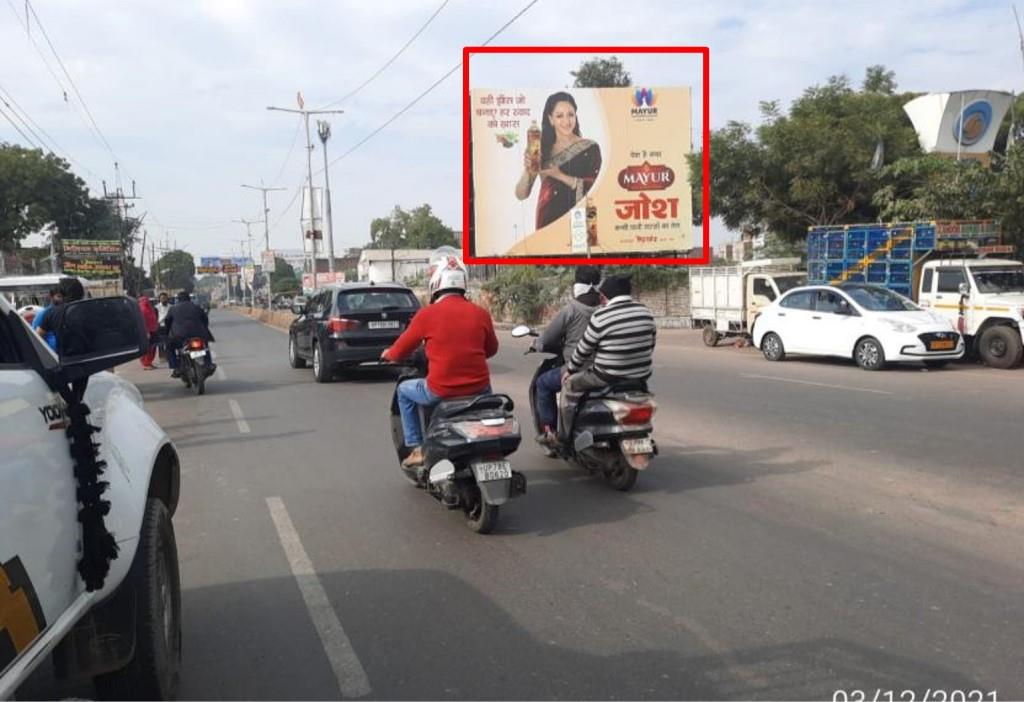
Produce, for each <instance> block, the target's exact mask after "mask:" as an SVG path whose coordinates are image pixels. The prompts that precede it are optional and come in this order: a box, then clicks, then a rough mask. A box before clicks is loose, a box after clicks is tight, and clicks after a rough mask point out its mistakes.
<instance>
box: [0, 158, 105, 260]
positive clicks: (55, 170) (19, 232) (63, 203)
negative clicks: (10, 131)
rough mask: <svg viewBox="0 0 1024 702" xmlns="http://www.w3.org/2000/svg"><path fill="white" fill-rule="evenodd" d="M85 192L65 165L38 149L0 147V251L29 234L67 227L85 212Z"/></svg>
mask: <svg viewBox="0 0 1024 702" xmlns="http://www.w3.org/2000/svg"><path fill="white" fill-rule="evenodd" d="M88 203H89V191H88V189H87V188H86V186H85V183H84V182H83V181H82V179H81V178H79V177H78V176H76V175H75V174H74V173H72V172H71V171H70V169H69V166H68V163H67V161H65V160H64V159H62V158H59V157H58V156H55V155H53V154H44V153H43V152H42V151H40V150H39V149H26V148H23V147H21V146H15V145H11V144H4V143H0V248H11V247H13V246H15V245H17V244H18V243H20V242H21V240H22V239H24V238H25V237H26V236H28V235H29V234H34V233H37V232H40V231H44V230H47V229H53V228H59V227H63V226H64V225H65V223H67V224H68V226H69V227H70V226H71V223H72V222H73V221H74V219H75V217H74V215H75V214H79V215H80V214H82V213H83V212H85V211H88V207H89V205H88Z"/></svg>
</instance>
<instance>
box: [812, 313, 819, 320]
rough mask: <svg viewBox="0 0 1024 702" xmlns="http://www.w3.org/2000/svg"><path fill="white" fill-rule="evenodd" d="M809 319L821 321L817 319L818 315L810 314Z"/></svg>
mask: <svg viewBox="0 0 1024 702" xmlns="http://www.w3.org/2000/svg"><path fill="white" fill-rule="evenodd" d="M811 319H821V317H819V316H818V315H816V314H812V315H811Z"/></svg>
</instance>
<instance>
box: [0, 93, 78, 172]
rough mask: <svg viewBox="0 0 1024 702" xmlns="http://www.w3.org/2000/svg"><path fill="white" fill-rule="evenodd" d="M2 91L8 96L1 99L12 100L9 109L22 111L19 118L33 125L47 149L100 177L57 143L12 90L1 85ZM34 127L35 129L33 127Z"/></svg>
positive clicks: (34, 130) (34, 132)
mask: <svg viewBox="0 0 1024 702" xmlns="http://www.w3.org/2000/svg"><path fill="white" fill-rule="evenodd" d="M0 93H3V94H4V96H6V100H4V99H2V98H0V100H2V101H3V103H4V104H5V105H6V104H7V101H8V100H9V101H10V102H11V105H13V107H12V106H11V105H7V109H8V110H10V111H11V112H13V113H16V114H17V112H20V115H18V119H19V120H21V121H22V122H23V123H24V122H25V121H26V120H27V122H28V124H26V126H28V125H29V124H30V125H32V126H31V127H29V129H31V131H32V133H33V134H35V135H36V136H37V138H38V140H39V141H40V142H43V145H44V146H45V147H46V148H47V150H49V151H50V152H51V153H54V154H57V155H59V156H62V157H63V158H65V159H67V160H68V161H70V162H71V163H74V164H75V165H76V166H78V167H79V168H81V169H82V170H83V171H85V172H86V173H88V174H89V175H90V176H92V177H93V178H97V177H98V176H97V175H96V174H95V173H93V172H92V170H91V169H90V168H89V167H88V166H86V165H84V164H83V163H81V162H79V161H78V159H76V158H75V157H74V156H72V155H71V154H70V153H69V152H68V151H67V149H65V148H63V147H62V146H61V145H60V144H59V143H57V140H56V139H54V138H53V137H52V136H51V135H50V134H49V132H47V131H46V130H45V129H43V128H42V127H41V126H40V125H39V123H38V122H36V121H35V120H34V119H32V115H30V114H29V113H28V110H26V109H25V108H24V107H22V106H21V105H20V104H18V101H17V100H15V99H14V96H13V95H11V93H10V91H8V90H7V89H6V88H4V86H3V85H0ZM33 127H34V129H32V128H33ZM40 135H42V136H40ZM43 137H46V139H43ZM47 142H48V143H47Z"/></svg>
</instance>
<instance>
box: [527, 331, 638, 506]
mask: <svg viewBox="0 0 1024 702" xmlns="http://www.w3.org/2000/svg"><path fill="white" fill-rule="evenodd" d="M512 336H513V337H516V338H520V337H524V336H537V332H536V331H534V330H533V329H531V328H530V327H527V326H519V327H516V328H515V329H513V330H512ZM526 353H527V354H530V353H536V350H535V349H533V347H531V348H530V349H528V350H527V351H526ZM549 353H551V354H552V355H549V356H548V357H547V358H545V359H544V360H543V361H542V362H541V364H540V366H539V367H538V368H537V370H536V372H535V373H534V374H533V379H532V380H531V381H530V410H531V412H532V414H533V424H534V427H535V429H536V431H537V434H538V435H539V434H540V433H542V432H543V431H544V427H542V426H541V425H540V420H539V415H538V413H537V378H539V377H540V376H541V374H543V373H546V372H547V371H549V370H551V369H552V368H559V367H561V366H562V365H564V362H563V359H562V354H561V353H560V352H554V351H552V352H549ZM565 395H566V393H564V392H563V393H560V394H559V400H558V429H557V434H558V442H559V443H558V446H557V447H548V448H547V453H548V456H550V457H552V458H562V459H563V460H565V461H568V462H570V463H574V464H576V465H578V466H580V467H581V468H583V469H584V470H585V471H587V472H588V473H591V474H592V475H601V476H603V477H604V479H605V481H606V482H607V483H608V484H609V485H610V486H611V487H613V488H615V489H616V490H622V491H623V492H625V491H628V490H631V489H632V488H633V486H634V485H636V480H637V477H638V476H639V475H640V471H641V470H646V469H647V468H648V466H650V462H651V459H652V458H653V457H654V456H657V455H658V445H657V443H655V441H654V438H653V437H652V436H651V434H652V433H653V432H654V426H653V425H652V423H651V420H652V419H653V417H654V413H655V412H656V411H657V407H658V406H657V404H656V403H655V402H654V395H653V394H652V393H651V392H650V391H649V390H648V388H647V384H646V383H645V382H635V383H621V384H618V385H614V386H611V387H609V388H605V389H601V390H597V391H593V392H589V393H584V394H583V395H582V396H581V397H579V398H578V401H577V402H575V403H568V402H567V401H566V400H567V398H566V397H565Z"/></svg>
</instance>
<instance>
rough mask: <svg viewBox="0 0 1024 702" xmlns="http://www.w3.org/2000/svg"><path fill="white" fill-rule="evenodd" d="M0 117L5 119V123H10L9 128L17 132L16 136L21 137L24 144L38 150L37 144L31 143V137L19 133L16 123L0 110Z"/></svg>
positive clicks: (19, 129) (19, 128)
mask: <svg viewBox="0 0 1024 702" xmlns="http://www.w3.org/2000/svg"><path fill="white" fill-rule="evenodd" d="M5 104H6V103H5ZM0 115H3V116H4V117H5V118H6V119H7V121H8V122H10V123H11V126H12V127H14V131H16V132H18V134H20V135H21V138H22V139H24V140H25V142H26V143H28V144H29V145H30V146H31V147H32V148H33V149H38V148H40V147H39V145H38V144H36V143H35V142H34V141H32V139H31V137H29V136H28V135H27V134H25V132H23V131H21V127H19V126H18V123H17V122H15V121H14V120H13V119H11V117H10V116H9V115H8V114H7V112H6V111H5V110H3V109H0Z"/></svg>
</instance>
